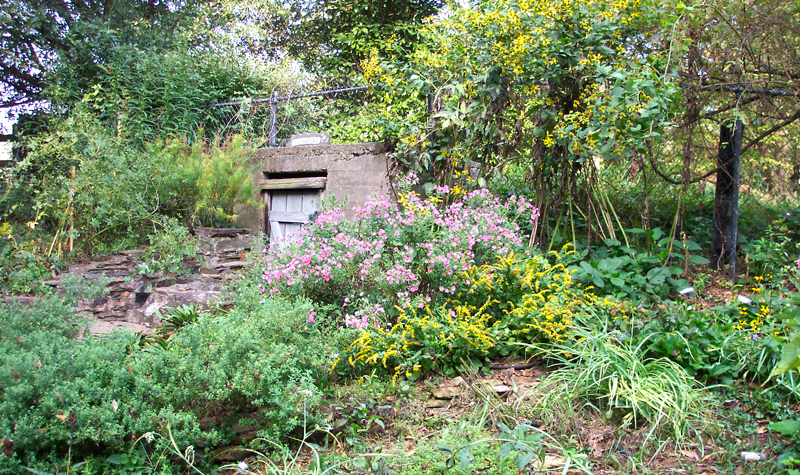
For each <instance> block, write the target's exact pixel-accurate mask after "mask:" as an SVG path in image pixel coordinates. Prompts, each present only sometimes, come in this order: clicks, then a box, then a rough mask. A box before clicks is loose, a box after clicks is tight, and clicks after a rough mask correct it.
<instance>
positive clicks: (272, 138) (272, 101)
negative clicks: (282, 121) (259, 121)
mask: <svg viewBox="0 0 800 475" xmlns="http://www.w3.org/2000/svg"><path fill="white" fill-rule="evenodd" d="M269 113H270V116H269V146H270V147H276V146H277V145H278V141H277V140H276V137H277V136H278V128H277V123H278V93H277V92H273V93H272V95H271V96H270V98H269Z"/></svg>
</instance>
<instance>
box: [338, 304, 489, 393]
mask: <svg viewBox="0 0 800 475" xmlns="http://www.w3.org/2000/svg"><path fill="white" fill-rule="evenodd" d="M487 305H488V302H487ZM487 305H484V306H483V307H481V308H475V307H474V306H470V305H461V304H457V303H456V304H453V303H452V302H448V303H445V304H443V305H441V306H439V307H436V308H434V309H431V308H430V307H429V306H427V305H426V306H425V307H424V309H422V311H420V312H417V311H415V310H413V309H401V308H398V310H399V311H400V315H399V316H398V318H397V323H395V324H394V325H393V326H392V327H391V328H388V329H384V328H381V327H379V326H371V327H368V328H366V329H362V330H361V336H359V337H358V338H357V339H356V340H355V341H354V342H353V343H352V344H351V345H350V347H349V348H347V350H346V351H345V355H349V356H347V362H348V363H349V364H350V365H351V366H356V365H359V364H361V365H366V366H373V367H375V366H380V367H382V368H385V369H392V370H393V373H394V374H393V378H392V380H393V382H394V380H395V379H396V378H397V376H398V375H400V374H401V373H402V371H403V370H405V375H406V377H412V376H414V375H415V373H416V375H418V374H419V371H420V369H421V366H420V363H419V361H418V360H416V359H414V358H409V355H410V354H412V353H413V352H414V350H417V349H420V348H422V347H425V348H427V349H428V350H430V351H431V352H432V353H433V354H434V355H436V357H438V358H446V357H452V356H453V354H454V352H457V353H458V354H460V355H461V356H463V357H467V356H469V355H470V354H475V353H484V354H485V353H486V352H488V350H489V349H490V348H492V347H493V346H494V344H495V341H494V339H493V338H492V336H491V334H490V330H491V328H490V327H489V320H490V316H489V315H488V314H486V313H484V310H485V309H486V306H487ZM417 354H419V353H418V352H417ZM338 362H339V361H338V360H337V361H336V363H337V364H338ZM334 368H335V365H334Z"/></svg>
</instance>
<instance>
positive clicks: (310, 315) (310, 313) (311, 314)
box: [306, 308, 317, 323]
mask: <svg viewBox="0 0 800 475" xmlns="http://www.w3.org/2000/svg"><path fill="white" fill-rule="evenodd" d="M316 316H317V312H315V311H314V309H313V308H312V309H311V310H309V311H308V318H306V322H308V323H316V322H317V319H316V318H314V317H316Z"/></svg>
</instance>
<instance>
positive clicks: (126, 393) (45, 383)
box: [0, 288, 327, 473]
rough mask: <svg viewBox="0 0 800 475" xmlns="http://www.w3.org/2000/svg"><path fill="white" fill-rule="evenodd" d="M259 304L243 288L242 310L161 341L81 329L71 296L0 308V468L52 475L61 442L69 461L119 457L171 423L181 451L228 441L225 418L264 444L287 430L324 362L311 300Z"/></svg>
mask: <svg viewBox="0 0 800 475" xmlns="http://www.w3.org/2000/svg"><path fill="white" fill-rule="evenodd" d="M241 290H242V291H246V290H248V289H246V288H243V289H241ZM257 297H258V294H257V290H256V289H249V293H246V294H245V295H243V296H242V297H241V298H242V300H248V301H250V302H249V304H248V305H242V307H241V309H237V310H235V311H232V312H230V313H223V314H220V315H217V316H202V317H200V318H199V319H197V320H196V321H195V322H194V323H188V324H186V325H184V326H183V327H181V328H179V329H177V330H176V331H175V333H174V334H173V335H171V336H170V337H169V338H168V339H167V340H166V341H165V342H164V344H162V345H148V344H146V342H147V340H143V341H142V340H140V338H139V337H137V336H136V335H134V334H132V333H130V332H113V333H110V334H108V335H102V336H92V335H90V334H87V333H86V321H84V320H83V319H82V318H80V317H78V316H76V315H75V314H74V313H73V312H72V309H71V308H72V305H73V303H74V301H75V298H74V297H69V296H68V298H66V299H62V298H61V297H59V296H57V295H48V296H44V297H42V298H40V299H39V300H37V301H34V302H31V303H27V304H26V305H20V304H2V306H0V319H2V320H3V321H4V322H6V326H5V327H4V329H3V330H2V331H1V332H0V353H1V354H2V355H3V356H2V357H1V358H2V365H0V388H2V389H0V436H2V437H8V438H10V439H13V440H14V447H15V454H14V457H12V458H7V457H6V458H2V460H0V473H18V470H16V469H14V468H13V467H18V466H19V464H22V465H26V466H30V465H31V464H39V465H36V466H37V467H42V468H44V469H47V470H50V469H51V468H52V464H53V463H56V462H58V461H59V460H60V461H63V459H64V455H65V454H66V451H67V448H68V447H69V446H70V445H71V446H72V453H73V458H75V459H77V458H80V457H82V456H83V455H86V454H87V453H97V452H98V451H100V450H102V449H104V448H107V449H109V450H111V451H116V452H123V451H125V450H127V446H128V445H129V444H130V442H131V440H132V439H133V438H134V437H137V436H140V435H142V434H145V433H147V432H151V431H157V432H160V433H166V431H167V429H168V428H169V430H170V431H171V432H172V434H173V435H174V437H175V440H176V442H177V443H178V445H180V446H188V445H194V446H195V447H207V446H213V445H215V444H219V443H225V442H230V441H231V439H232V435H233V434H232V432H231V430H230V426H231V425H232V424H234V423H241V424H248V425H252V426H253V427H254V428H255V429H258V430H260V433H261V435H265V436H269V437H271V438H273V439H277V438H279V437H283V436H286V435H287V434H289V433H290V432H292V431H293V430H294V429H295V428H297V427H298V426H300V425H302V424H303V422H304V421H303V407H304V406H305V407H307V408H308V409H311V408H313V406H314V405H315V404H316V402H317V401H318V400H319V398H320V389H319V388H318V386H317V384H316V382H315V380H316V379H317V378H319V377H320V376H321V375H322V374H323V373H324V370H323V363H324V362H325V361H326V360H327V356H326V355H325V354H324V353H325V350H324V345H323V343H322V341H321V336H320V334H319V332H318V331H317V329H316V327H315V325H314V324H312V323H310V322H308V321H307V320H308V312H309V309H310V306H309V305H308V304H305V303H302V302H301V303H298V304H294V303H290V302H286V301H283V300H277V299H263V300H258V299H257ZM251 300H255V302H253V301H251ZM309 342H313V344H309ZM309 412H310V411H309ZM72 414H74V419H71V417H70V416H71V415H72ZM214 417H219V420H218V421H217V422H215V423H212V424H207V423H204V424H202V425H201V424H200V420H201V419H203V418H214ZM73 420H74V422H73ZM207 420H210V419H207ZM307 422H309V423H311V422H310V421H307ZM48 464H50V465H48ZM15 470H16V471H15Z"/></svg>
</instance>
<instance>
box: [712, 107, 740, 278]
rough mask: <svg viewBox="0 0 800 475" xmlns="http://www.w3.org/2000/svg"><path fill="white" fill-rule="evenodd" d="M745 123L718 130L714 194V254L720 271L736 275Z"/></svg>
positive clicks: (733, 124) (732, 275) (727, 123)
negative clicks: (723, 270) (724, 270)
mask: <svg viewBox="0 0 800 475" xmlns="http://www.w3.org/2000/svg"><path fill="white" fill-rule="evenodd" d="M743 133H744V124H743V123H742V121H741V120H740V119H735V120H734V121H726V122H723V123H722V125H721V126H720V129H719V156H718V159H717V165H718V170H719V171H717V187H716V190H715V194H714V232H713V236H712V243H711V247H712V251H713V253H714V264H715V266H716V268H717V269H721V268H723V267H726V266H727V268H728V277H729V279H730V281H731V282H733V279H734V276H735V275H736V244H737V242H736V241H737V235H738V232H739V169H740V164H741V159H742V135H743Z"/></svg>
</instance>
